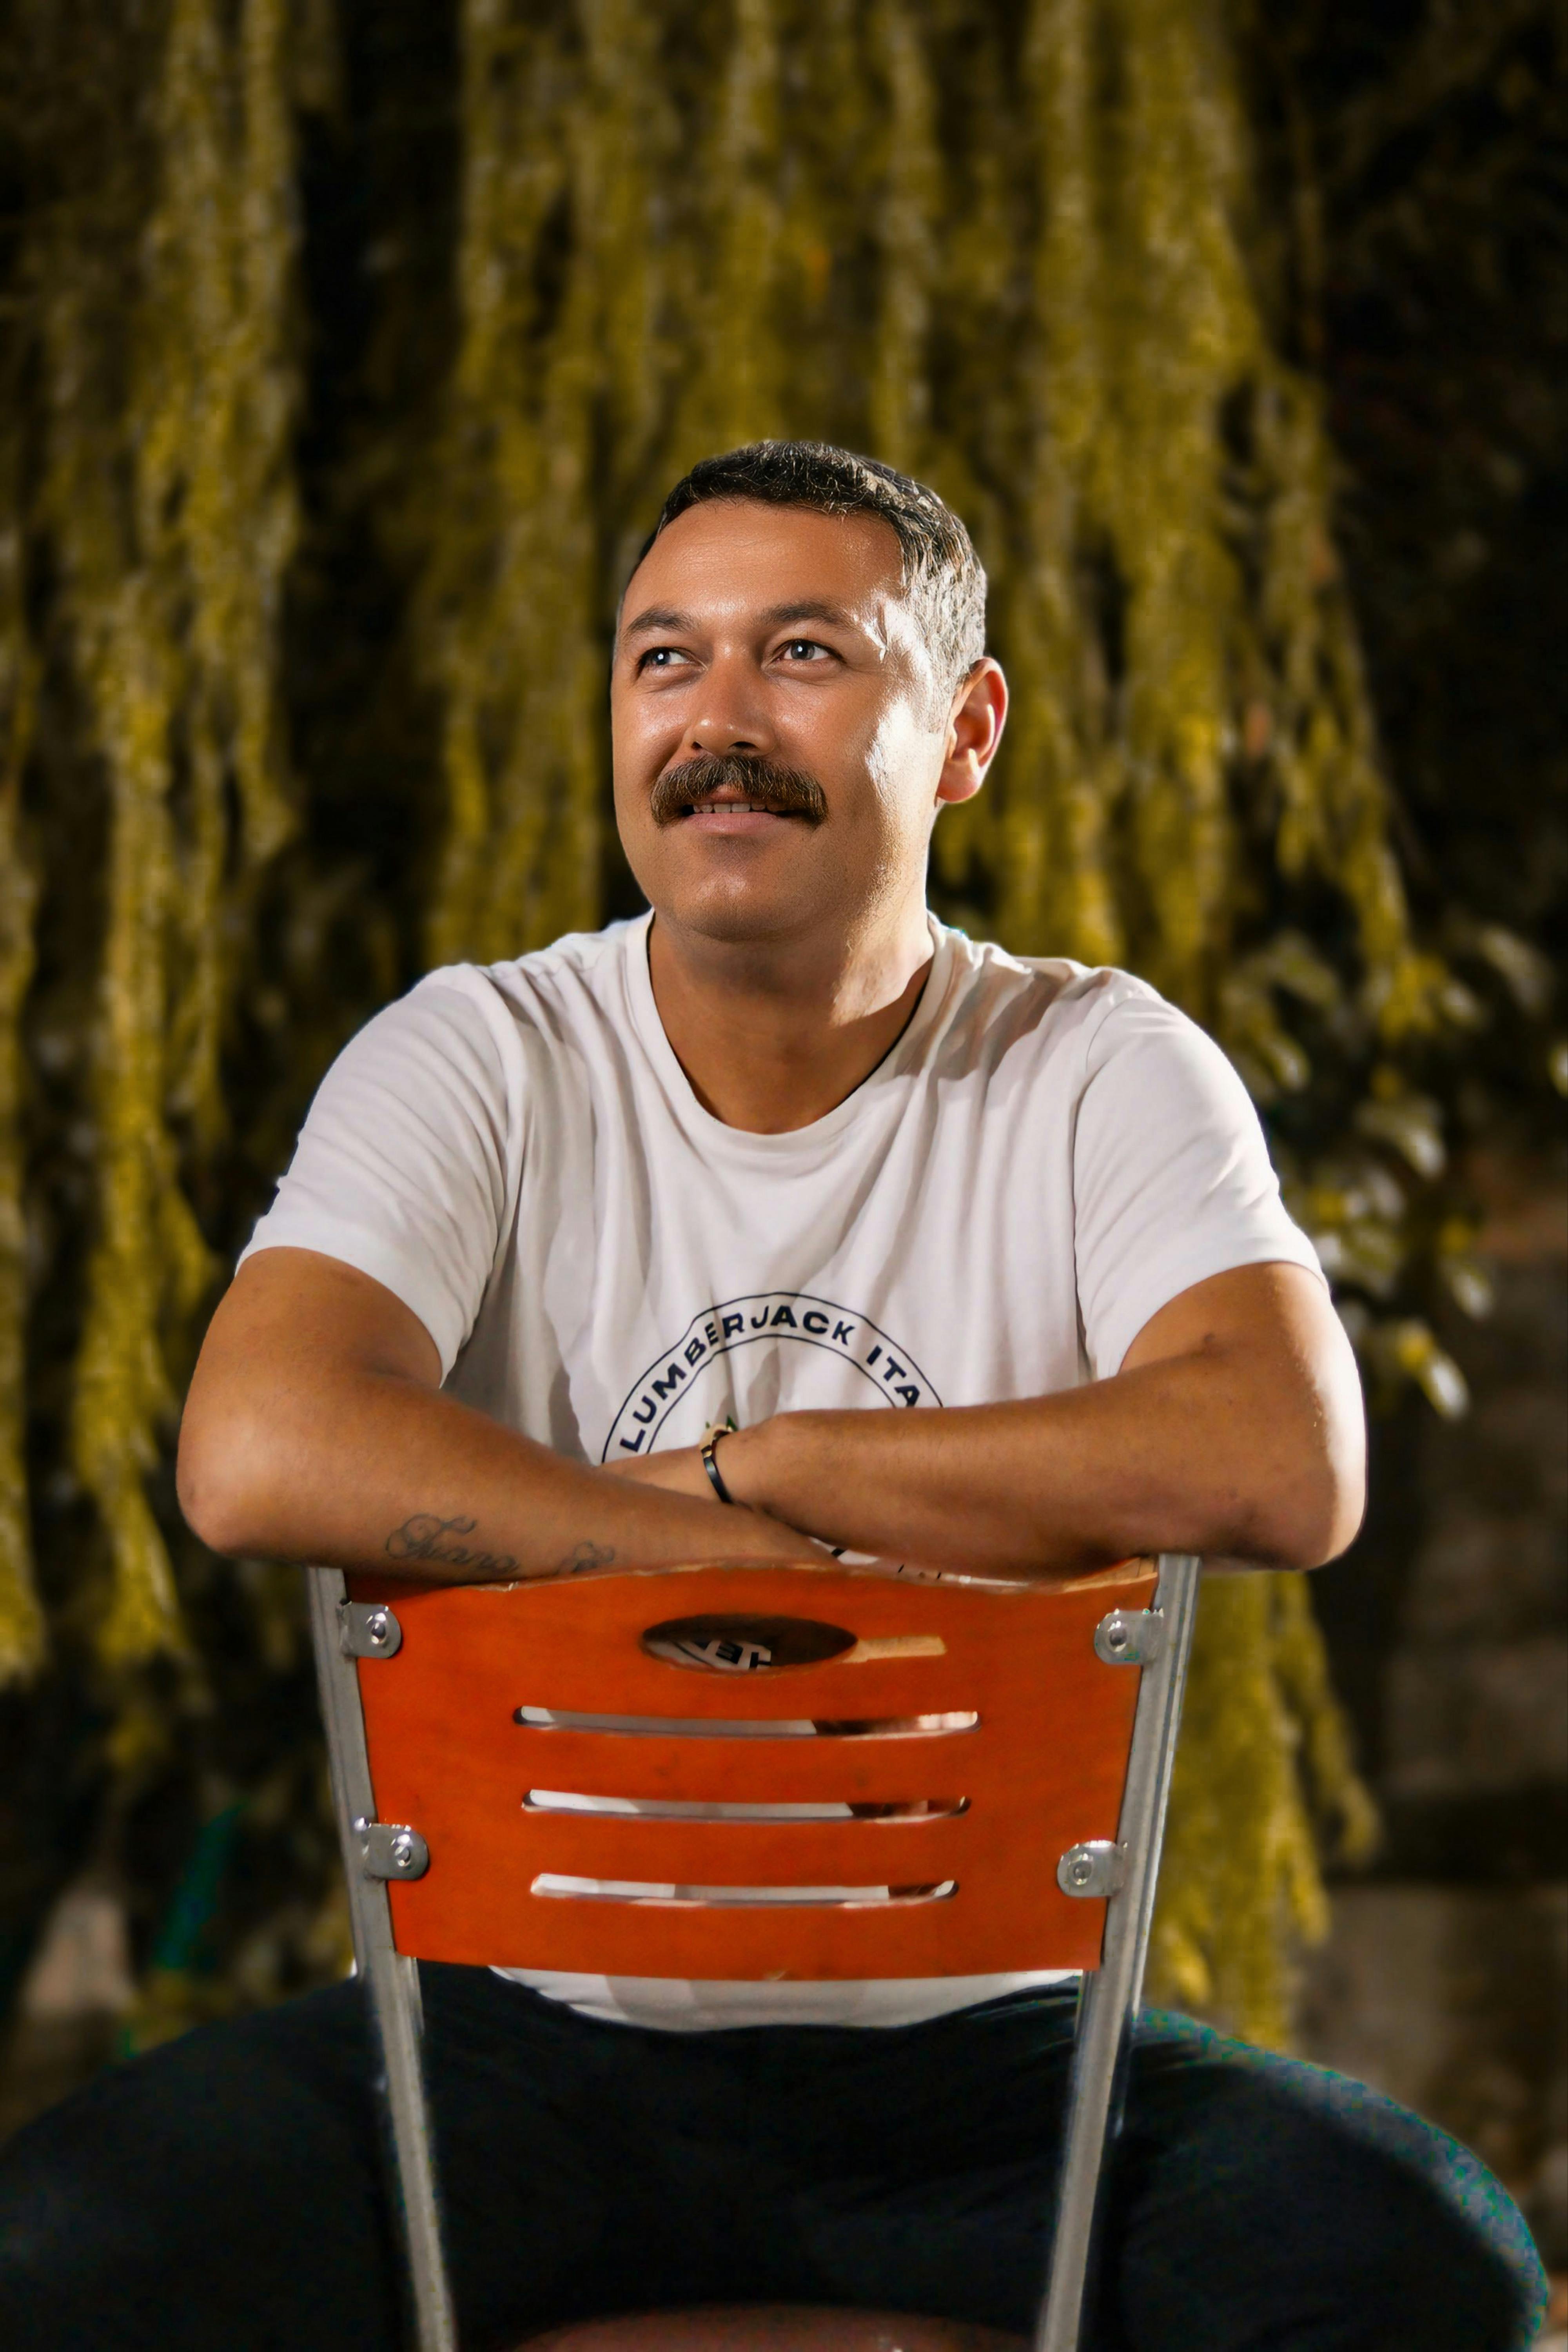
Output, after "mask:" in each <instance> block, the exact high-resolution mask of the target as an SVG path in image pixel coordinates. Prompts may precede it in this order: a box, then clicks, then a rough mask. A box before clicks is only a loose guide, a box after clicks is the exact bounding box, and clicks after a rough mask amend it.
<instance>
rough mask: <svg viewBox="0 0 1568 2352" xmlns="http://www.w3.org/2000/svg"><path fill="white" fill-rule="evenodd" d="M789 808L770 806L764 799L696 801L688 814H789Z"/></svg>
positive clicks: (780, 815)
mask: <svg viewBox="0 0 1568 2352" xmlns="http://www.w3.org/2000/svg"><path fill="white" fill-rule="evenodd" d="M685 814H686V815H687V816H779V817H782V816H787V815H790V814H792V812H791V811H790V810H787V809H775V808H769V807H768V806H767V805H766V803H764V802H763V801H694V802H693V803H692V804H691V806H690V807H689V808H688V809H687V810H686V811H685Z"/></svg>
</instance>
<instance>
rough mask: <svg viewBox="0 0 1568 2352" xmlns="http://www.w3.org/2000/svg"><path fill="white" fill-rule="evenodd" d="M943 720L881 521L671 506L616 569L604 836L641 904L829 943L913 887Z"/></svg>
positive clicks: (761, 938) (744, 504)
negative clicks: (633, 560) (619, 596)
mask: <svg viewBox="0 0 1568 2352" xmlns="http://www.w3.org/2000/svg"><path fill="white" fill-rule="evenodd" d="M948 714H949V698H948V697H947V696H946V695H945V694H939V693H938V691H937V689H936V685H935V681H934V679H933V677H932V673H931V661H930V657H929V656H928V654H927V652H926V649H925V646H924V643H923V640H922V638H921V634H920V631H919V627H918V625H917V623H916V620H915V616H914V615H913V614H911V612H910V607H909V605H908V604H907V603H906V601H905V598H904V593H903V585H902V580H901V576H900V548H899V542H898V540H897V538H896V536H895V534H894V532H893V531H892V530H891V529H890V528H889V525H888V524H887V523H885V522H883V521H881V520H879V518H878V517H876V516H873V515H855V516H848V517H837V516H832V515H824V514H818V513H816V512H815V511H814V510H812V509H808V508H797V507H773V506H764V505H762V504H758V503H755V502H752V501H751V500H741V499H734V500H731V499H715V500H713V501H711V502H710V503H709V504H707V505H703V506H697V507H691V508H689V509H687V511H686V512H685V513H684V514H682V515H680V516H679V517H678V518H677V519H676V520H675V521H674V522H672V523H671V524H670V525H669V526H668V529H667V530H664V531H662V532H661V533H660V534H659V536H658V539H657V540H656V541H654V544H653V546H652V547H651V548H650V549H649V551H648V552H647V556H646V557H645V558H644V560H643V562H641V564H639V566H638V567H637V572H635V573H634V574H633V577H632V581H631V584H630V586H629V587H628V588H627V591H626V599H625V603H624V604H623V606H622V612H621V625H620V635H619V638H618V641H617V644H616V661H615V669H614V673H613V677H612V683H611V690H610V716H611V734H612V743H613V749H614V761H615V787H616V821H617V823H618V824H619V827H620V834H621V839H622V842H623V843H624V845H625V847H626V856H627V858H628V860H629V862H630V865H631V868H632V871H633V873H634V874H635V875H636V877H637V881H638V882H639V884H640V885H641V887H642V889H643V891H644V893H645V894H646V896H647V899H648V901H649V903H650V905H652V906H653V907H654V908H656V909H657V910H658V913H659V914H661V915H663V916H664V917H666V918H667V919H668V920H669V921H671V922H673V923H674V924H676V925H677V926H679V927H680V928H681V929H688V930H689V931H692V932H694V933H696V934H699V935H700V936H703V937H706V938H709V939H711V940H726V941H731V942H735V943H741V942H747V941H754V942H757V943H759V944H761V943H763V942H765V941H780V942H782V941H784V940H788V939H791V938H798V937H801V936H802V935H804V934H805V933H807V932H811V931H816V932H819V933H820V932H822V931H824V930H825V929H826V930H828V931H834V930H837V931H839V932H841V933H842V934H843V935H844V936H845V937H846V938H847V935H848V933H849V932H850V931H851V930H853V929H856V928H858V925H859V923H860V922H862V921H863V920H864V919H866V918H867V917H868V916H871V915H873V914H874V912H875V910H876V908H878V907H879V905H887V904H896V903H898V902H899V901H901V900H902V899H904V898H907V896H908V894H909V892H910V889H911V887H913V888H915V889H917V890H921V891H923V886H924V876H925V857H926V847H927V843H928V840H929V837H930V834H931V821H932V817H933V815H934V814H935V810H936V807H937V804H938V801H939V799H942V798H954V799H956V798H960V797H963V793H962V791H960V790H959V789H957V788H956V784H955V782H954V780H953V779H952V778H950V777H948V774H947V771H948V767H949V759H948V753H949V749H950V729H949V723H948ZM748 762H754V763H756V764H755V765H754V766H748V765H747V763H748ZM944 780H945V781H946V782H947V784H948V787H949V788H948V789H947V790H945V791H944V790H943V784H944Z"/></svg>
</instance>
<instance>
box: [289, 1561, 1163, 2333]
mask: <svg viewBox="0 0 1568 2352" xmlns="http://www.w3.org/2000/svg"><path fill="white" fill-rule="evenodd" d="M1200 1570H1201V1563H1200V1562H1199V1561H1198V1560H1197V1559H1195V1558H1194V1557H1192V1556H1190V1555H1186V1554H1179V1553H1164V1554H1162V1555H1161V1557H1160V1560H1159V1581H1158V1586H1157V1589H1156V1592H1155V1596H1154V1599H1153V1601H1152V1606H1151V1608H1150V1610H1149V1611H1148V1612H1147V1619H1146V1627H1147V1630H1146V1631H1145V1632H1143V1633H1137V1632H1135V1633H1132V1634H1131V1636H1129V1635H1128V1634H1126V1633H1123V1632H1121V1630H1120V1628H1119V1629H1118V1631H1117V1632H1116V1633H1112V1635H1111V1636H1110V1639H1111V1642H1112V1644H1113V1647H1112V1649H1111V1650H1110V1651H1107V1650H1106V1649H1104V1648H1100V1637H1101V1636H1102V1635H1104V1633H1105V1630H1106V1627H1107V1626H1109V1625H1110V1623H1111V1620H1110V1618H1108V1619H1107V1620H1106V1621H1105V1622H1104V1624H1102V1626H1101V1628H1100V1635H1097V1637H1096V1646H1097V1648H1100V1655H1101V1656H1102V1657H1106V1658H1108V1660H1113V1661H1114V1662H1118V1663H1124V1664H1137V1665H1138V1666H1139V1667H1140V1682H1139V1688H1138V1696H1137V1705H1136V1712H1135V1716H1134V1720H1133V1728H1132V1736H1131V1747H1130V1750H1129V1755H1128V1766H1127V1775H1126V1780H1125V1783H1124V1787H1123V1790H1122V1796H1121V1809H1120V1815H1119V1819H1118V1828H1117V1837H1116V1841H1115V1850H1113V1851H1112V1852H1111V1853H1103V1852H1102V1851H1100V1849H1093V1848H1090V1847H1087V1846H1085V1847H1079V1848H1074V1849H1071V1850H1070V1851H1069V1853H1068V1854H1065V1855H1063V1857H1062V1858H1061V1861H1060V1862H1059V1863H1058V1864H1057V1871H1058V1884H1059V1885H1061V1887H1062V1889H1063V1891H1064V1892H1067V1893H1085V1892H1089V1891H1092V1892H1094V1893H1097V1894H1099V1893H1106V1894H1107V1895H1108V1900H1107V1904H1106V1913H1105V1927H1104V1935H1103V1941H1102V1946H1101V1956H1100V1967H1099V1968H1098V1969H1094V1970H1091V1971H1088V1972H1086V1974H1085V1976H1084V1978H1083V1979H1081V1990H1080V1996H1079V2018H1078V2028H1077V2035H1076V2040H1075V2043H1074V2051H1073V2062H1072V2070H1071V2077H1070V2085H1069V2093H1068V2120H1067V2130H1066V2135H1065V2139H1064V2147H1063V2156H1062V2164H1061V2172H1060V2178H1059V2185H1058V2202H1057V2219H1056V2227H1055V2232H1054V2236H1053V2241H1052V2247H1051V2260H1050V2270H1049V2277H1048V2283H1047V2290H1046V2295H1045V2300H1044V2303H1043V2305H1042V2308H1041V2312H1040V2317H1039V2322H1038V2326H1037V2331H1036V2335H1035V2352H1078V2346H1079V2333H1080V2326H1081V2320H1082V2313H1083V2308H1084V2303H1085V2298H1086V2294H1087V2293H1088V2289H1089V2281H1090V2279H1091V2276H1092V2272H1093V2263H1094V2255H1095V2251H1096V2238H1097V2225H1098V2222H1099V2219H1100V2208H1101V2196H1100V2190H1101V2185H1102V2182H1103V2179H1104V2177H1105V2170H1106V2166H1105V2158H1106V2153H1107V2150H1108V2147H1109V2146H1110V2143H1111V2142H1112V2141H1113V2140H1114V2138H1115V2137H1116V2134H1117V2132H1118V2130H1119V2128H1120V2122H1121V2102H1122V2095H1123V2086H1124V2077H1125V2072H1126V2063H1127V2057H1128V2050H1129V2043H1130V2037H1131V2026H1132V2021H1133V2018H1134V2016H1135V2014H1136V2011H1137V2009H1138V2005H1139V2001H1140V1999H1141V1996H1142V1982H1143V1969H1144V1962H1145V1958H1146V1957H1147V1953H1148V1947H1149V1930H1150V1922H1151V1918H1152V1911H1153V1903H1154V1890H1155V1884H1156V1880H1157V1878H1158V1874H1159V1862H1160V1848H1161V1843H1162V1839H1163V1832H1164V1822H1165V1811H1166V1806H1167V1802H1168V1800H1169V1796H1170V1787H1171V1775H1172V1769H1173V1764H1174V1759H1175V1750H1176V1738H1177V1733H1178V1730H1179V1727H1180V1722H1181V1710H1182V1697H1183V1690H1184V1683H1185V1678H1186V1670H1187V1660H1188V1655H1189V1653H1190V1649H1191V1645H1192V1636H1193V1627H1194V1620H1195V1616H1196V1609H1197V1595H1198V1580H1199V1575H1200ZM308 1580H309V1584H310V1609H311V1631H312V1636H313V1641H314V1647H315V1656H316V1669H317V1675H318V1680H319V1684H320V1688H321V1712H322V1716H323V1718H324V1721H325V1727H326V1732H327V1746H328V1754H329V1758H330V1760H331V1782H332V1797H333V1803H334V1806H335V1810H336V1813H337V1819H338V1827H339V1833H340V1836H341V1839H342V1851H343V1864H344V1873H345V1876H346V1878H347V1881H348V1893H349V1910H350V1917H351V1921H352V1925H353V1945H354V1953H355V1958H356V1962H357V1965H358V1969H359V1972H360V1974H361V1975H362V1976H363V1978H364V1979H365V1981H366V1985H367V1987H368V1990H369V1994H370V2005H371V2011H372V2015H373V2018H374V2030H375V2033H376V2036H377V2041H378V2043H379V2051H380V2063H381V2077H380V2087H381V2089H382V2092H383V2095H384V2115H385V2118H386V2124H387V2138H388V2142H389V2172H390V2179H391V2182H392V2185H393V2189H394V2191H395V2195H394V2203H395V2208H396V2210H397V2213H398V2217H399V2221H400V2223H401V2230H402V2237H403V2242H404V2250H405V2256H406V2266H407V2279H408V2284H409V2287H410V2304H411V2309H410V2320H411V2328H410V2336H411V2342H412V2344H413V2346H414V2347H416V2352H458V2335H457V2324H456V2318H455V2314H454V2307H453V2300H452V2292H451V2285H450V2282H449V2279H448V2276H447V2264H446V2258H445V2254H444V2252H443V2246H442V2234H441V2221H440V2209H439V2200H438V2196H437V2180H436V2170H435V2163H434V2157H433V2149H432V2144H431V2131H430V2121H429V2114H428V2109H427V2106H426V2094H425V2081H424V2071H423V2064H422V2058H421V2045H422V2038H423V2029H422V2019H421V2007H420V1995H419V1964H418V1962H417V1960H416V1959H412V1958H406V1957H405V1955H404V1954H402V1953H400V1952H399V1951H398V1949H397V1947H396V1944H395V1939H394V1926H393V1914H392V1906H391V1900H390V1895H389V1881H390V1880H392V1879H395V1878H396V1877H398V1876H400V1875H409V1876H412V1875H415V1874H416V1870H417V1869H420V1868H423V1866H424V1864H423V1863H422V1862H418V1861H416V1860H411V1859H410V1855H409V1852H408V1848H407V1844H406V1841H407V1840H408V1837H409V1835H410V1833H409V1832H407V1831H405V1830H396V1831H393V1832H387V1831H385V1830H384V1829H383V1827H382V1825H381V1824H379V1823H378V1822H377V1818H376V1807H375V1799H374V1787H373V1783H372V1778H371V1766H370V1753H369V1747H368V1743H367V1738H366V1727H365V1716H364V1708H363V1702H362V1696H361V1687H360V1682H359V1674H358V1663H357V1661H358V1658H359V1657H360V1656H363V1655H366V1654H375V1652H374V1646H373V1647H372V1649H370V1650H369V1651H367V1650H366V1649H365V1648H363V1646H360V1645H359V1644H358V1643H356V1644H355V1645H354V1646H353V1647H351V1646H350V1643H349V1639H348V1637H347V1634H346V1632H345V1627H346V1625H347V1623H348V1596H347V1590H346V1585H345V1580H344V1578H343V1576H342V1572H341V1571H340V1570H336V1569H325V1568H318V1569H313V1570H310V1571H309V1573H308ZM904 1590H905V1591H907V1593H908V1596H909V1598H910V1601H917V1602H918V1598H919V1588H904ZM1121 1622H1122V1624H1123V1625H1126V1624H1128V1623H1130V1622H1132V1621H1130V1620H1125V1619H1124V1620H1122V1621H1121ZM374 1638H375V1637H374V1625H373V1628H372V1633H371V1639H372V1642H373V1644H374ZM398 1638H399V1639H400V1638H401V1635H399V1636H398ZM1129 1639H1131V1643H1132V1644H1133V1646H1132V1647H1131V1648H1128V1647H1127V1643H1128V1641H1129ZM390 1646H391V1645H389V1650H388V1654H390ZM389 1837H390V1838H391V1840H392V1843H391V1845H389V1844H388V1843H387V1841H388V1838H389ZM398 1841H403V1842H404V1843H403V1845H402V1847H401V1848H399V1845H398ZM414 1843H415V1844H416V1845H422V1843H423V1842H422V1841H420V1840H418V1839H416V1840H415V1841H414ZM1086 1857H1088V1859H1086ZM1089 1870H1099V1871H1100V1872H1101V1873H1102V1874H1103V1877H1104V1881H1105V1883H1104V1884H1103V1885H1101V1884H1100V1883H1099V1882H1098V1881H1097V1883H1096V1884H1095V1885H1094V1886H1093V1888H1092V1889H1090V1888H1089V1885H1087V1883H1086V1882H1085V1879H1084V1876H1083V1874H1084V1873H1085V1872H1086V1871H1089ZM1075 1871H1076V1873H1077V1874H1078V1876H1077V1879H1076V1882H1075V1880H1074V1878H1073V1877H1072V1875H1071V1874H1072V1873H1073V1872H1075ZM1064 1873H1068V1875H1063V1874H1064Z"/></svg>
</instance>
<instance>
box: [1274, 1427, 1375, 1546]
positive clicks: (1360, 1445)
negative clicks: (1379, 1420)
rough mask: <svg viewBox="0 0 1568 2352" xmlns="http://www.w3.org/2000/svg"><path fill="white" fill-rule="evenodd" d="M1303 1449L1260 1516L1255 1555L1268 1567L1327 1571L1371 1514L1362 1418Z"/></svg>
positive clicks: (1322, 1434) (1349, 1544) (1276, 1484)
mask: <svg viewBox="0 0 1568 2352" xmlns="http://www.w3.org/2000/svg"><path fill="white" fill-rule="evenodd" d="M1316 1434H1317V1436H1318V1440H1319V1442H1318V1443H1316V1444H1312V1445H1310V1446H1308V1447H1303V1448H1302V1449H1301V1450H1300V1454H1299V1456H1298V1460H1297V1462H1296V1464H1295V1465H1293V1475H1287V1476H1284V1477H1281V1478H1279V1479H1278V1480H1277V1481H1276V1482H1275V1484H1274V1486H1273V1491H1272V1493H1271V1495H1270V1496H1269V1497H1268V1502H1267V1504H1265V1505H1263V1506H1262V1507H1260V1508H1259V1510H1258V1524H1257V1536H1256V1538H1255V1540H1254V1542H1253V1546H1252V1550H1253V1556H1254V1557H1255V1558H1257V1559H1259V1560H1260V1561H1261V1562H1262V1563H1263V1564H1264V1565H1265V1566H1268V1567H1269V1568H1283V1569H1296V1570H1301V1569H1312V1568H1325V1567H1326V1566H1327V1565H1328V1563H1329V1561H1330V1560H1332V1559H1339V1557H1340V1555H1341V1553H1342V1552H1343V1551H1345V1550H1347V1549H1349V1547H1350V1546H1351V1544H1352V1543H1353V1542H1354V1540H1355V1538H1356V1536H1357V1534H1358V1532H1359V1531H1360V1528H1361V1524H1362V1520H1363V1517H1364V1516H1365V1513H1366V1442H1365V1429H1364V1424H1363V1423H1362V1421H1361V1418H1360V1415H1359V1414H1358V1415H1357V1416H1356V1417H1355V1421H1354V1423H1353V1426H1351V1427H1349V1428H1347V1429H1345V1430H1344V1431H1342V1432H1339V1433H1335V1437H1334V1441H1333V1442H1330V1441H1329V1440H1328V1438H1327V1437H1326V1436H1325V1434H1324V1433H1321V1432H1320V1433H1316Z"/></svg>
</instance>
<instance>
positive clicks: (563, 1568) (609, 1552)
mask: <svg viewBox="0 0 1568 2352" xmlns="http://www.w3.org/2000/svg"><path fill="white" fill-rule="evenodd" d="M615 1556H616V1551H615V1546H614V1545H613V1544H596V1543H586V1542H584V1543H580V1544H579V1545H578V1546H577V1549H576V1550H575V1551H569V1552H568V1553H567V1555H566V1557H565V1559H558V1560H557V1561H556V1563H555V1572H556V1574H557V1575H558V1576H584V1575H585V1574H586V1573H587V1571H588V1570H589V1569H591V1568H608V1567H609V1565H610V1562H611V1561H612V1560H613V1559H615Z"/></svg>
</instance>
